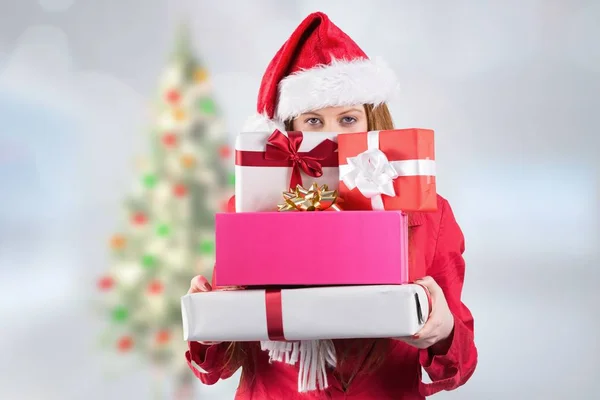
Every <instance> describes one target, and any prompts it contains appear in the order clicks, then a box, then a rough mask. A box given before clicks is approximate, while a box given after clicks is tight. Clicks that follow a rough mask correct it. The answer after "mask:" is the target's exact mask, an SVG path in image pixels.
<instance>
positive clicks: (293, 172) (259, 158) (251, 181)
mask: <svg viewBox="0 0 600 400" xmlns="http://www.w3.org/2000/svg"><path fill="white" fill-rule="evenodd" d="M235 151H236V161H235V208H236V212H263V211H277V204H279V203H281V199H282V193H283V192H286V191H288V190H289V189H290V188H296V185H297V184H302V185H303V186H304V187H309V186H310V185H312V184H313V183H315V182H316V183H318V184H319V185H323V184H326V185H328V187H329V189H330V190H335V189H337V187H338V183H339V170H338V156H337V133H322V132H281V131H278V130H276V131H274V132H246V133H241V134H239V135H238V136H237V138H236V143H235Z"/></svg>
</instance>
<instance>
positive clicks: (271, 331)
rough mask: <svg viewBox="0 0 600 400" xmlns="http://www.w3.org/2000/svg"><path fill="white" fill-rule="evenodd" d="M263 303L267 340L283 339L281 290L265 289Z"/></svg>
mask: <svg viewBox="0 0 600 400" xmlns="http://www.w3.org/2000/svg"><path fill="white" fill-rule="evenodd" d="M265 304H266V310H267V333H268V335H269V340H279V341H282V340H285V334H284V331H283V304H282V302H281V290H280V289H267V290H265Z"/></svg>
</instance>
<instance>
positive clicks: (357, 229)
mask: <svg viewBox="0 0 600 400" xmlns="http://www.w3.org/2000/svg"><path fill="white" fill-rule="evenodd" d="M407 236H408V221H407V216H406V214H404V213H402V212H400V211H341V212H338V211H312V212H311V211H306V212H302V211H299V212H261V213H220V214H217V216H216V251H217V254H216V270H215V284H216V285H217V286H268V285H277V286H284V285H291V286H293V285H300V286H303V285H307V286H319V285H380V284H383V285H386V284H403V283H407V281H408V237H407Z"/></svg>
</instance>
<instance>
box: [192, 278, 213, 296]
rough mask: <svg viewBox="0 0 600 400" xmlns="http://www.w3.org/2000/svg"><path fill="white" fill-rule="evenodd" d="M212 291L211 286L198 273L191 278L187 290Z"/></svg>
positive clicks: (193, 291) (194, 291)
mask: <svg viewBox="0 0 600 400" xmlns="http://www.w3.org/2000/svg"><path fill="white" fill-rule="evenodd" d="M210 291H212V286H210V283H208V280H206V278H205V277H203V276H202V275H198V276H195V277H193V278H192V282H190V290H188V294H190V293H198V292H210Z"/></svg>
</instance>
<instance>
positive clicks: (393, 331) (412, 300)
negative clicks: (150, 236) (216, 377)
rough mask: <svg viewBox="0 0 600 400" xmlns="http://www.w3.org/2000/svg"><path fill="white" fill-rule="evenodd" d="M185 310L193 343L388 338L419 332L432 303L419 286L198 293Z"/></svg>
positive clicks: (190, 296) (188, 297) (187, 300)
mask: <svg viewBox="0 0 600 400" xmlns="http://www.w3.org/2000/svg"><path fill="white" fill-rule="evenodd" d="M181 311H182V315H183V332H184V334H183V336H184V340H187V341H262V340H288V341H292V340H317V339H351V338H386V337H400V336H410V335H414V334H415V333H417V332H418V331H419V330H420V329H421V328H422V327H423V325H424V324H425V322H426V320H427V318H428V316H429V312H430V303H429V296H428V293H427V292H426V290H425V289H424V288H423V287H422V286H420V285H415V284H406V285H375V286H336V287H311V288H301V289H282V290H259V289H252V290H234V291H213V292H208V293H194V294H188V295H185V296H183V297H182V298H181ZM277 325H282V326H277ZM279 331H282V332H279Z"/></svg>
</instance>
